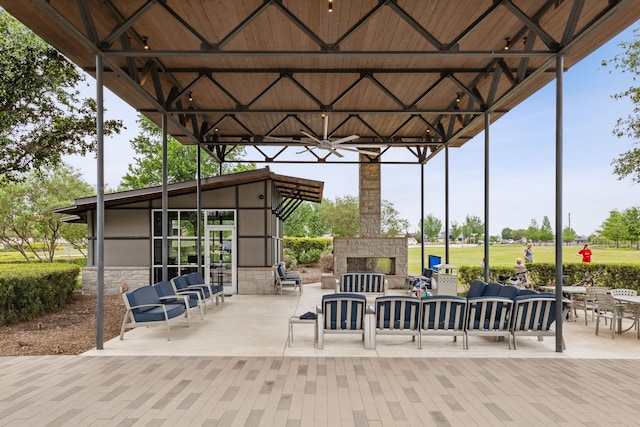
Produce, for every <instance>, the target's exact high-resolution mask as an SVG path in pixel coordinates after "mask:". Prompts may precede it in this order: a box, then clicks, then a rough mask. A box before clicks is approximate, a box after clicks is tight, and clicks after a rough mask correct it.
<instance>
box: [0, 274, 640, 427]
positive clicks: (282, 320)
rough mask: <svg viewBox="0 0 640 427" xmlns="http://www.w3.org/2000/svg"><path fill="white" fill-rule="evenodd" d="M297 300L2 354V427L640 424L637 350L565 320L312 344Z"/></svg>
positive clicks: (254, 302) (310, 304)
mask: <svg viewBox="0 0 640 427" xmlns="http://www.w3.org/2000/svg"><path fill="white" fill-rule="evenodd" d="M323 292H324V291H323V290H321V289H320V288H319V286H317V285H311V286H309V285H305V292H304V293H303V295H302V297H298V295H297V294H292V293H290V294H285V295H282V296H243V295H235V296H233V297H231V298H227V299H226V302H225V303H224V305H222V306H216V307H215V308H214V309H213V310H211V311H208V314H207V315H206V316H205V320H204V321H201V320H194V321H193V323H192V326H191V327H190V328H186V327H184V326H181V325H178V324H176V325H175V326H174V327H173V328H172V341H167V340H166V334H165V333H163V330H162V328H138V329H135V330H132V331H129V332H127V333H126V334H125V339H124V340H123V341H120V340H118V339H117V338H116V339H115V340H111V341H108V342H106V343H105V346H104V347H105V348H104V350H93V351H90V352H88V353H86V354H84V355H80V356H41V357H5V358H0V378H2V381H0V426H25V425H29V426H102V425H104V426H132V425H135V426H158V425H194V426H337V425H340V426H396V425H397V426H416V425H435V426H449V425H451V426H458V425H460V426H462V425H464V426H469V425H479V426H482V425H517V426H521V425H568V426H569V425H591V426H593V425H605V424H612V425H629V426H630V425H637V424H638V421H637V420H638V417H639V416H640V405H639V404H638V399H637V395H638V391H639V390H640V352H639V351H638V350H639V349H640V341H638V340H637V339H636V337H635V333H634V332H633V330H631V331H630V332H627V333H626V334H622V335H619V336H616V339H614V340H612V339H611V337H610V335H609V334H607V333H606V331H607V329H606V328H604V329H603V330H604V331H605V333H604V334H602V335H601V336H598V337H596V336H595V333H594V328H595V326H594V324H593V322H589V324H588V325H587V326H585V325H584V322H583V321H582V318H580V319H578V320H579V321H577V322H571V323H565V324H564V327H565V340H566V342H567V350H566V351H564V352H562V353H557V352H555V351H554V342H553V340H549V339H545V341H543V342H538V341H537V340H536V339H535V338H533V337H531V338H530V337H524V338H522V339H519V340H518V350H508V348H507V345H506V343H504V342H495V341H493V340H491V339H485V338H478V337H473V338H471V339H470V344H469V350H462V343H461V342H460V341H461V340H459V342H457V343H453V342H451V341H450V339H447V338H443V339H429V340H428V341H429V343H428V344H427V343H425V345H424V346H423V349H422V350H418V349H417V346H416V345H415V343H412V342H411V341H410V339H409V338H408V337H400V338H395V337H382V338H380V339H379V340H378V348H377V349H376V350H364V349H363V348H362V343H361V342H360V341H359V339H358V338H354V336H345V337H340V336H330V337H328V339H327V341H326V344H325V348H324V349H323V350H318V349H315V348H313V330H312V328H311V327H309V326H308V325H296V326H295V328H296V329H295V339H294V341H293V343H291V347H288V346H287V342H286V341H287V327H288V318H289V317H290V316H291V315H292V314H302V313H304V312H306V311H309V310H313V308H314V306H315V304H316V303H317V302H318V301H319V299H320V295H321V294H322V293H323Z"/></svg>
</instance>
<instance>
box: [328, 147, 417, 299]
mask: <svg viewBox="0 0 640 427" xmlns="http://www.w3.org/2000/svg"><path fill="white" fill-rule="evenodd" d="M360 160H361V162H362V163H360V170H359V172H360V173H359V180H360V182H359V202H360V237H356V238H338V237H337V238H334V239H333V276H330V275H327V276H326V277H323V282H322V287H323V288H325V287H326V288H331V287H333V286H335V281H334V279H335V278H336V277H337V276H338V275H340V274H341V273H347V272H355V271H356V270H357V271H371V270H376V269H377V270H378V271H379V270H383V271H379V272H381V273H384V274H385V278H386V279H387V280H388V282H389V287H390V288H402V287H404V286H405V280H406V278H407V273H408V271H409V264H408V247H407V238H406V237H380V219H381V216H380V212H381V193H380V163H378V162H370V161H368V157H366V156H363V155H361V156H360ZM325 282H326V283H325Z"/></svg>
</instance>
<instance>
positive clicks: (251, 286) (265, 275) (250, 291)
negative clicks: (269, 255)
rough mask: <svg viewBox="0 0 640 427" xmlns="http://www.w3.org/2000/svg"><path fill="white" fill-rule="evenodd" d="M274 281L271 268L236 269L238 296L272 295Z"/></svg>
mask: <svg viewBox="0 0 640 427" xmlns="http://www.w3.org/2000/svg"><path fill="white" fill-rule="evenodd" d="M275 280H276V278H275V276H274V270H273V268H272V267H253V268H246V267H245V268H238V294H239V295H273V294H275V286H274V283H275Z"/></svg>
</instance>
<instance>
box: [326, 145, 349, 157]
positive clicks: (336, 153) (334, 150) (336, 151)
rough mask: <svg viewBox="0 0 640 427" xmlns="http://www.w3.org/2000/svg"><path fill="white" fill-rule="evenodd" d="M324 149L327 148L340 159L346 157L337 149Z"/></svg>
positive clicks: (329, 147)
mask: <svg viewBox="0 0 640 427" xmlns="http://www.w3.org/2000/svg"><path fill="white" fill-rule="evenodd" d="M323 148H326V149H327V150H329V151H331V153H333V154H335V155H336V156H338V157H340V158H342V157H344V156H343V155H342V154H340V153H338V150H336V149H335V148H333V147H331V146H326V147H323Z"/></svg>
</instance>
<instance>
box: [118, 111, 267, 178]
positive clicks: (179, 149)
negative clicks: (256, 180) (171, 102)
mask: <svg viewBox="0 0 640 427" xmlns="http://www.w3.org/2000/svg"><path fill="white" fill-rule="evenodd" d="M138 124H139V125H140V135H138V136H137V137H136V138H134V139H133V140H132V141H131V147H132V148H133V150H134V151H135V152H136V156H135V157H134V163H133V164H129V166H128V170H129V171H128V172H127V174H126V175H125V176H123V177H122V182H121V183H120V186H119V188H118V189H119V190H131V189H135V188H145V187H152V186H156V185H161V184H162V129H160V128H159V127H158V126H156V124H155V123H153V122H152V121H151V120H149V119H148V118H146V117H143V116H139V117H138ZM243 154H244V149H243V148H241V147H240V148H235V149H234V150H232V151H231V152H229V153H227V155H226V156H225V161H227V162H231V163H232V162H233V161H234V160H237V159H239V158H240V157H241V156H242V155H243ZM167 158H168V164H167V181H168V182H169V183H174V182H183V181H189V180H192V179H195V178H196V168H197V147H196V146H194V145H184V144H182V143H180V142H179V141H178V140H176V139H175V138H172V137H168V138H167ZM255 167H256V166H255V164H253V163H251V164H241V163H237V164H234V165H231V164H229V163H223V165H222V174H228V173H234V172H241V171H245V170H252V169H255ZM219 174H220V165H219V163H217V162H216V161H215V160H214V159H213V157H211V156H208V155H206V154H203V155H202V156H201V162H200V176H202V177H209V176H216V175H219Z"/></svg>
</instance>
